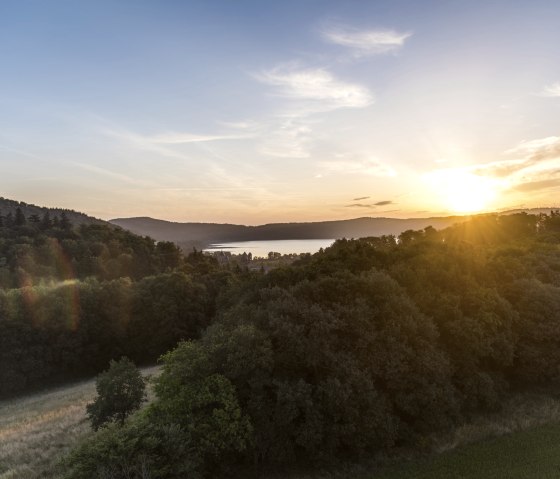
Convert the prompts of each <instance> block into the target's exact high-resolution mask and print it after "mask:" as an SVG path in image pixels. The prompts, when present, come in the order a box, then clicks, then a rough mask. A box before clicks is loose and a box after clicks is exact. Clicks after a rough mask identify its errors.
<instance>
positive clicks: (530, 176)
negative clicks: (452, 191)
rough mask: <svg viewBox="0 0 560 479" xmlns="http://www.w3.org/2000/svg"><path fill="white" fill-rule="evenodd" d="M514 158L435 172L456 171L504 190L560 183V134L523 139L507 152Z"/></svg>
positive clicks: (544, 187) (534, 188) (537, 188)
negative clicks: (491, 183)
mask: <svg viewBox="0 0 560 479" xmlns="http://www.w3.org/2000/svg"><path fill="white" fill-rule="evenodd" d="M504 154H505V155H507V156H509V157H511V156H513V157H514V158H506V159H504V160H500V161H494V162H491V163H485V164H478V165H470V166H465V167H462V168H455V169H447V170H445V169H444V170H434V171H433V172H432V173H431V174H435V175H437V174H438V173H439V172H444V173H445V172H448V173H447V174H449V171H454V172H456V173H457V174H461V173H462V174H467V175H468V174H470V175H475V176H476V177H478V178H482V179H485V180H488V181H492V182H493V184H494V185H495V187H496V188H498V189H500V190H502V191H513V192H523V193H537V192H539V191H542V190H548V189H552V188H558V187H559V186H560V137H558V136H549V137H545V138H538V139H535V140H529V141H522V142H521V143H519V144H518V145H517V146H515V147H514V148H511V149H509V150H507V151H505V152H504Z"/></svg>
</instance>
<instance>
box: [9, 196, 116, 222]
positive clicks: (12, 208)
mask: <svg viewBox="0 0 560 479" xmlns="http://www.w3.org/2000/svg"><path fill="white" fill-rule="evenodd" d="M18 208H19V209H20V210H21V212H22V213H23V214H24V215H25V217H26V218H28V217H30V216H32V215H37V216H39V217H42V216H43V215H44V214H45V213H47V212H48V213H49V215H50V216H51V217H52V218H55V217H60V216H62V213H64V214H65V215H66V217H67V218H68V219H69V220H70V222H71V223H72V224H74V225H78V226H79V225H83V224H87V225H91V224H107V222H106V221H103V220H100V219H98V218H94V217H92V216H88V215H86V214H84V213H79V212H78V211H74V210H68V209H64V208H47V207H44V206H37V205H33V204H29V203H24V202H23V201H15V200H9V199H7V198H2V197H0V217H5V216H7V215H8V214H10V213H11V214H12V215H15V213H16V210H17V209H18Z"/></svg>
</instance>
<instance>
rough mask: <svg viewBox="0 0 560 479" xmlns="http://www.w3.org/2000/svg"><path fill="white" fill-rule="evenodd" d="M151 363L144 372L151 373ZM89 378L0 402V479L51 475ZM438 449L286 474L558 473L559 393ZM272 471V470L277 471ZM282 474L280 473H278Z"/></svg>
mask: <svg viewBox="0 0 560 479" xmlns="http://www.w3.org/2000/svg"><path fill="white" fill-rule="evenodd" d="M156 372H157V369H156V368H150V369H146V370H144V374H146V375H148V374H154V373H156ZM94 395H95V383H94V381H93V380H92V381H87V382H83V383H79V384H74V385H71V386H67V387H63V388H59V389H53V390H49V391H46V392H43V393H39V394H35V395H32V396H27V397H24V398H19V399H15V400H11V401H5V402H0V479H24V478H25V479H37V478H53V477H57V475H56V473H55V465H56V463H57V462H58V460H59V459H60V457H61V456H62V455H64V454H65V453H66V452H67V451H68V450H69V449H70V448H71V447H72V446H73V445H74V444H75V443H76V442H77V441H78V440H79V439H81V438H83V437H84V436H86V435H87V434H89V433H90V428H89V425H88V422H87V420H86V418H85V405H86V404H87V403H88V402H90V401H91V400H92V398H93V397H94ZM433 450H434V451H436V452H439V453H440V454H436V455H432V456H430V457H429V458H424V459H413V460H409V461H406V462H404V463H403V464H401V465H398V464H396V465H392V466H387V467H386V468H383V469H377V471H376V468H374V467H365V466H364V465H362V466H358V467H349V468H348V469H347V470H345V471H342V470H339V471H336V472H335V471H332V470H331V471H328V472H325V473H315V474H310V475H307V474H304V475H295V476H290V477H291V478H292V479H304V478H305V479H327V478H329V479H335V478H336V479H449V478H453V479H475V478H476V479H498V478H500V479H501V478H506V477H507V478H508V479H522V478H523V479H533V478H534V479H537V478H538V479H548V478H557V477H560V399H559V398H556V397H551V396H549V395H539V394H532V395H530V394H524V395H518V396H515V397H514V398H512V399H510V400H509V401H507V402H506V404H505V405H504V408H503V410H502V411H501V412H500V413H497V414H494V415H489V416H486V417H479V418H478V419H476V420H473V421H472V422H470V423H469V424H466V425H464V426H462V427H460V428H458V429H457V430H456V431H455V432H454V433H453V434H451V435H450V436H449V437H445V438H440V439H438V440H437V441H434V443H433ZM276 477H277V476H276ZM282 479H286V478H285V476H284V477H283V478H282Z"/></svg>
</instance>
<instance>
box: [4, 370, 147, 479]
mask: <svg viewBox="0 0 560 479" xmlns="http://www.w3.org/2000/svg"><path fill="white" fill-rule="evenodd" d="M156 371H157V368H148V369H145V370H143V373H144V375H149V374H154V373H155V372H156ZM94 396H95V381H94V380H91V381H86V382H82V383H78V384H74V385H71V386H65V387H61V388H57V389H52V390H49V391H46V392H42V393H38V394H34V395H32V396H26V397H23V398H17V399H13V400H10V401H3V402H0V479H35V478H40V477H44V478H47V477H48V478H51V477H56V475H55V473H54V470H55V465H56V463H57V462H58V460H59V459H60V457H61V456H63V455H64V454H65V453H66V452H68V450H69V449H70V447H72V446H73V445H74V444H76V442H77V441H78V440H79V439H80V438H82V437H84V436H86V435H87V434H89V433H90V427H89V423H88V422H87V419H86V416H85V407H86V404H87V403H88V402H91V400H92V399H93V397H94Z"/></svg>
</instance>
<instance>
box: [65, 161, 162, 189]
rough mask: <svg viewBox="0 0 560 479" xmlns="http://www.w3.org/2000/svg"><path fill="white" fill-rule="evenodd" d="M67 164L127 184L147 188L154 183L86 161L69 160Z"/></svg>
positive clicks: (153, 185)
mask: <svg viewBox="0 0 560 479" xmlns="http://www.w3.org/2000/svg"><path fill="white" fill-rule="evenodd" d="M69 164H71V165H74V166H77V167H79V168H82V169H84V170H87V171H90V172H92V173H97V174H100V175H103V176H107V177H109V178H113V179H116V180H120V181H122V182H124V183H128V184H131V185H137V186H142V187H149V188H152V187H155V184H154V183H152V182H149V181H144V180H140V179H137V178H134V177H132V176H129V175H124V174H122V173H117V172H115V171H112V170H108V169H106V168H101V167H99V166H95V165H89V164H87V163H80V162H77V161H71V162H69Z"/></svg>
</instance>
